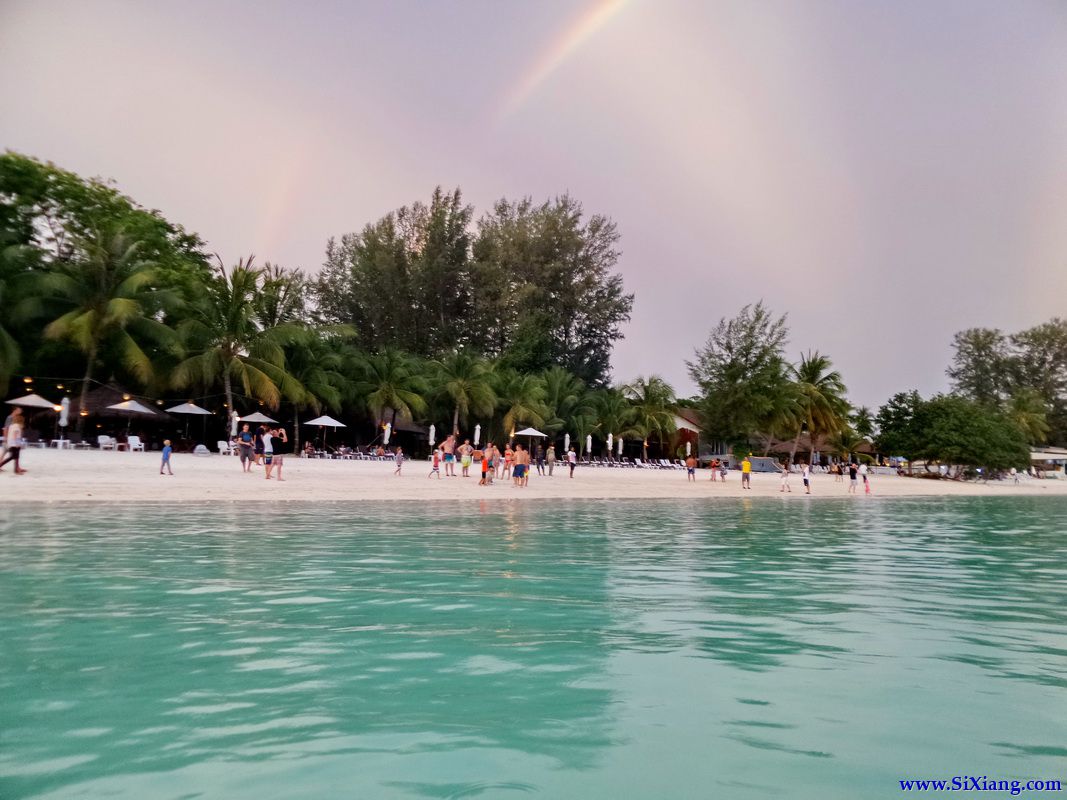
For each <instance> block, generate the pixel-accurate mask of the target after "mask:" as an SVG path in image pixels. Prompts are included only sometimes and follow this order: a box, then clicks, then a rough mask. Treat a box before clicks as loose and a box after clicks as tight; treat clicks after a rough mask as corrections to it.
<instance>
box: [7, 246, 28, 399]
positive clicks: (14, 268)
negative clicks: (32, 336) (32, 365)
mask: <svg viewBox="0 0 1067 800" xmlns="http://www.w3.org/2000/svg"><path fill="white" fill-rule="evenodd" d="M35 257H36V251H35V250H34V249H33V248H31V247H26V246H25V245H20V244H16V243H14V237H13V236H10V235H7V234H5V232H3V231H0V393H6V392H7V384H8V381H9V380H10V379H11V375H12V374H13V373H14V372H15V370H16V369H17V368H18V365H19V362H20V361H21V359H22V353H21V350H20V348H19V343H18V341H17V340H16V339H15V337H14V336H13V335H12V333H11V330H9V328H10V327H11V324H10V323H12V322H16V323H17V322H22V321H24V319H25V318H26V317H28V316H30V314H29V313H25V312H26V311H27V309H25V308H24V307H23V308H20V306H25V303H19V302H18V301H19V295H20V294H21V292H20V289H21V288H22V287H23V286H24V285H26V284H27V278H28V276H29V275H30V272H29V267H30V265H31V264H32V263H33V261H34V259H35Z"/></svg>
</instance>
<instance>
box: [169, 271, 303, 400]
mask: <svg viewBox="0 0 1067 800" xmlns="http://www.w3.org/2000/svg"><path fill="white" fill-rule="evenodd" d="M253 261H254V256H249V258H248V259H247V260H244V259H242V260H241V261H239V262H238V263H237V266H235V267H234V268H233V269H231V270H226V268H225V267H224V266H223V264H222V262H221V260H220V261H219V264H218V267H217V268H216V271H215V275H214V276H213V278H212V280H211V281H209V282H208V283H207V284H206V285H205V286H204V290H203V294H202V296H201V298H200V299H199V302H196V303H194V304H193V306H192V308H191V313H190V314H189V316H188V317H187V318H186V319H184V320H182V321H181V322H180V323H179V324H178V333H179V336H180V338H181V340H182V343H183V346H184V348H185V351H186V353H192V355H187V356H186V357H185V358H184V359H183V360H182V361H180V362H179V363H178V365H177V366H176V367H175V368H174V372H173V374H172V376H171V380H172V382H173V383H174V385H175V386H176V387H178V388H182V387H185V386H189V385H191V384H196V383H199V384H201V385H203V386H211V385H213V384H215V383H216V381H219V380H221V381H222V387H223V392H224V393H225V395H226V408H227V409H230V410H231V411H232V410H233V391H234V385H235V384H236V385H237V386H238V387H240V389H241V390H242V392H243V393H244V394H245V395H248V396H249V397H252V398H253V399H255V400H258V401H259V402H261V403H265V404H266V405H267V406H268V407H269V408H272V409H273V408H277V407H278V404H279V403H280V402H281V399H282V395H283V393H285V394H289V395H291V394H293V393H294V392H295V391H296V390H295V389H290V388H289V387H288V386H287V384H288V383H289V382H291V381H292V376H291V375H289V374H288V373H287V372H286V370H285V352H284V350H283V345H285V344H288V343H292V342H295V341H297V340H300V339H301V338H302V337H304V336H305V335H306V332H305V330H304V329H303V328H302V327H301V326H299V325H295V324H292V323H284V324H281V325H264V324H263V322H262V320H261V319H260V316H259V314H258V312H257V307H256V304H257V300H258V296H259V288H260V281H261V278H262V272H261V271H260V270H258V269H256V268H255V267H254V266H253Z"/></svg>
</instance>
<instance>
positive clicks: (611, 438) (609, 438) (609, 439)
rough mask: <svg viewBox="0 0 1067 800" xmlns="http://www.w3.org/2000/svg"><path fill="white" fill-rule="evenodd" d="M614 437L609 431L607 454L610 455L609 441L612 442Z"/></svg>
mask: <svg viewBox="0 0 1067 800" xmlns="http://www.w3.org/2000/svg"><path fill="white" fill-rule="evenodd" d="M614 438H615V437H614V436H612V435H611V434H610V433H609V434H608V455H609V456H610V455H611V442H612V440H613V439H614Z"/></svg>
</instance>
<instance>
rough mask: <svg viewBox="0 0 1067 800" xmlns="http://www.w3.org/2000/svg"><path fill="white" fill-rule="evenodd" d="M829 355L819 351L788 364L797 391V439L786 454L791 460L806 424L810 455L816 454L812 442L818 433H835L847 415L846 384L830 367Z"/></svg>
mask: <svg viewBox="0 0 1067 800" xmlns="http://www.w3.org/2000/svg"><path fill="white" fill-rule="evenodd" d="M832 366H833V364H832V362H831V361H830V359H829V358H827V357H826V356H824V355H820V354H819V353H818V351H816V352H814V353H812V352H811V351H810V350H809V351H808V353H807V355H801V357H800V363H799V364H797V365H795V366H791V367H790V368H789V369H790V373H791V376H792V378H793V384H794V387H795V391H796V397H797V406H798V415H797V416H798V419H799V423H800V424H798V425H797V428H796V431H797V435H796V439H794V440H793V450H792V452H791V453H790V454H789V460H790V462H793V461H795V460H796V455H797V446H798V445H799V444H800V435H801V434H802V433H803V432H804V428H805V426H806V427H807V429H808V436H809V437H810V438H811V458H812V459H814V457H815V443H816V441H817V440H818V437H819V434H820V433H835V432H837V431H838V430H840V428H841V426H842V425H844V424H845V422H846V420H847V417H848V402H847V401H846V400H845V384H844V381H843V380H842V379H841V373H840V372H837V371H836V370H831V367H832Z"/></svg>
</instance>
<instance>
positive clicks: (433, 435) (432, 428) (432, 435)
mask: <svg viewBox="0 0 1067 800" xmlns="http://www.w3.org/2000/svg"><path fill="white" fill-rule="evenodd" d="M436 438H437V426H436V425H431V426H430V447H433V442H434V439H436Z"/></svg>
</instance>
